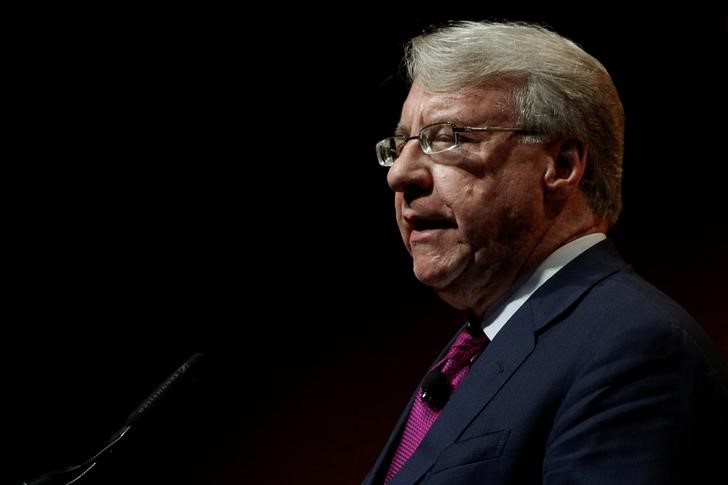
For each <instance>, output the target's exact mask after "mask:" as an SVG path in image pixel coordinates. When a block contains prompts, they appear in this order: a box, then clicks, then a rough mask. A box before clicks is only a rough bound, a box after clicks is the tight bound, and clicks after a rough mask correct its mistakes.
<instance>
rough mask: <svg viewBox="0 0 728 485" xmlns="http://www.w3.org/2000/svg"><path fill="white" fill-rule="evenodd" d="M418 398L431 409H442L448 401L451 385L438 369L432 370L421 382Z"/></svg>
mask: <svg viewBox="0 0 728 485" xmlns="http://www.w3.org/2000/svg"><path fill="white" fill-rule="evenodd" d="M420 387H421V388H422V394H421V395H420V398H422V400H423V401H425V402H426V403H427V404H428V405H429V406H430V407H431V408H433V409H437V410H439V409H442V408H443V407H445V404H447V401H448V400H449V399H450V394H451V393H452V384H450V380H449V379H448V378H447V376H446V375H445V374H443V373H442V372H440V370H439V369H432V370H431V371H430V372H428V373H427V375H426V376H425V378H424V379H423V380H422V385H421V386H420Z"/></svg>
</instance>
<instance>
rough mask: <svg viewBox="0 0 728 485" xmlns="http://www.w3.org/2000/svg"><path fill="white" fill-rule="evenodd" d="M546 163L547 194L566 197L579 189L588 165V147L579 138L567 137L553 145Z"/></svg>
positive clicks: (545, 186) (561, 197)
mask: <svg viewBox="0 0 728 485" xmlns="http://www.w3.org/2000/svg"><path fill="white" fill-rule="evenodd" d="M551 148H552V150H551V153H552V155H553V156H552V157H551V158H550V159H549V160H548V163H547V165H546V172H545V173H544V188H545V191H546V194H547V196H550V197H552V198H554V199H564V198H566V197H568V196H569V194H571V193H573V192H574V191H575V190H578V189H579V183H580V182H581V178H582V177H583V176H584V169H585V167H586V147H585V146H584V143H582V142H581V140H579V139H577V138H565V139H562V140H558V141H555V142H554V144H553V145H552V147H551Z"/></svg>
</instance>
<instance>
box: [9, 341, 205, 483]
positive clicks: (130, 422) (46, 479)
mask: <svg viewBox="0 0 728 485" xmlns="http://www.w3.org/2000/svg"><path fill="white" fill-rule="evenodd" d="M203 357H204V354H200V353H197V354H194V355H193V356H192V357H190V358H189V359H187V361H186V362H185V363H184V364H182V365H181V366H180V367H179V368H178V369H177V370H176V371H175V372H174V373H173V374H172V375H171V376H169V377H168V378H167V379H166V380H165V381H164V382H162V383H161V384H160V385H159V387H157V389H155V390H154V392H152V393H151V394H150V395H149V397H147V398H146V399H145V400H144V401H143V402H142V403H141V404H140V405H139V406H138V407H137V408H136V409H135V410H134V412H132V413H131V414H130V415H129V417H127V418H126V422H125V423H124V426H123V427H122V428H121V429H120V430H119V431H117V432H116V433H115V434H114V435H113V436H112V437H111V439H110V440H109V443H108V444H106V445H105V446H104V447H103V448H101V450H100V451H99V452H98V453H96V454H95V455H94V456H92V457H91V458H89V459H88V460H86V461H85V462H83V463H81V464H80V465H76V466H69V467H66V468H60V469H58V470H53V471H51V472H48V473H45V474H43V475H41V476H39V477H36V478H34V479H33V480H31V481H29V482H23V483H22V484H21V485H71V484H73V483H76V481H77V480H79V479H80V478H81V477H83V476H84V475H86V474H87V473H88V472H89V471H91V469H92V468H94V467H95V466H96V465H97V464H98V463H99V462H100V461H101V459H102V458H105V457H106V456H108V454H109V452H110V451H111V449H112V448H113V447H114V445H116V444H117V443H118V442H119V441H121V439H122V438H123V437H124V436H126V434H127V432H128V431H129V430H130V429H132V428H137V427H139V425H140V424H144V422H145V421H146V420H147V419H148V417H149V416H151V415H153V414H157V413H158V412H159V411H160V410H161V409H163V408H164V407H166V406H167V405H168V403H169V402H171V401H173V400H174V399H172V396H174V395H178V394H180V392H178V391H180V390H181V389H182V387H183V386H185V385H186V384H188V383H190V382H192V381H193V380H194V379H193V377H194V376H196V375H197V374H198V371H199V368H200V361H202V359H203ZM165 403H166V404H165Z"/></svg>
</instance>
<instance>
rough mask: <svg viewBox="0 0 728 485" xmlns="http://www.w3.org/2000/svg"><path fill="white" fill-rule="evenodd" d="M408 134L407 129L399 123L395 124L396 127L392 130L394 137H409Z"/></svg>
mask: <svg viewBox="0 0 728 485" xmlns="http://www.w3.org/2000/svg"><path fill="white" fill-rule="evenodd" d="M409 132H410V130H409V128H407V127H406V126H404V125H402V124H400V123H397V127H396V128H395V129H394V136H404V137H409Z"/></svg>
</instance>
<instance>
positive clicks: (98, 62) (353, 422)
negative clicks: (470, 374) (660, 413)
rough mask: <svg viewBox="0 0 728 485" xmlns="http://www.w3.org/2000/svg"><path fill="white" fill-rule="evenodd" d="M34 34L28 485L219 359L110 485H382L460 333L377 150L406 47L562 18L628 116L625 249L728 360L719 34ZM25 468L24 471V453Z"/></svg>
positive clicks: (674, 25)
mask: <svg viewBox="0 0 728 485" xmlns="http://www.w3.org/2000/svg"><path fill="white" fill-rule="evenodd" d="M368 10H372V11H363V12H358V11H356V9H354V8H350V9H347V11H346V12H343V11H341V12H337V11H335V10H334V11H332V10H327V11H325V12H316V11H312V10H307V11H303V12H297V11H290V10H289V11H287V12H286V14H285V15H283V14H282V13H281V12H278V13H276V14H275V15H273V14H269V15H261V14H258V15H256V16H252V15H245V13H240V12H227V11H213V10H212V9H207V10H206V11H204V12H203V11H198V10H194V9H189V10H180V9H176V10H169V11H161V10H157V11H153V12H152V11H141V10H131V9H127V10H123V9H118V10H113V11H112V9H110V8H108V7H106V8H105V9H104V10H103V11H102V10H97V11H89V10H80V9H79V10H78V11H69V10H68V7H63V10H60V9H59V10H56V11H53V10H38V11H30V12H28V11H25V12H18V13H17V14H14V15H11V16H8V17H7V18H8V22H9V23H11V24H13V26H14V27H15V31H14V34H13V35H11V42H10V51H11V52H10V56H9V58H8V60H7V61H8V63H7V66H6V76H8V78H9V80H10V81H11V83H12V85H13V88H12V89H10V90H8V91H7V93H6V94H7V95H8V98H9V100H10V104H11V107H12V108H13V109H12V111H11V115H10V116H11V123H10V124H11V127H10V128H9V138H10V144H9V147H10V148H11V150H8V151H6V156H5V158H6V159H5V165H6V166H8V168H7V172H6V173H7V178H6V179H5V183H4V184H3V185H4V186H5V187H6V191H5V195H6V196H5V198H4V199H5V201H6V205H5V211H3V214H4V222H5V224H4V231H3V234H4V238H5V240H6V245H5V248H6V249H5V251H4V252H5V259H4V265H3V266H4V267H5V268H6V271H4V274H5V284H4V287H5V291H4V298H3V303H4V304H3V307H4V309H5V311H4V312H3V319H2V320H3V322H4V325H3V329H4V338H3V339H2V342H3V344H4V345H3V347H4V349H3V353H2V364H3V369H4V373H3V374H4V378H3V380H2V390H3V397H4V399H3V401H4V408H5V413H4V417H5V419H4V420H3V421H4V423H3V431H2V442H3V443H2V444H3V448H4V449H5V450H6V457H8V458H7V459H6V460H3V462H4V465H3V468H4V469H3V470H0V482H1V483H15V482H17V481H19V480H21V479H27V478H29V477H31V476H33V475H35V474H37V473H40V472H43V471H46V470H49V469H51V468H54V467H59V466H65V465H70V464H76V463H80V462H81V461H83V460H85V459H86V458H87V457H88V456H90V455H91V454H93V453H94V452H95V451H97V450H98V449H99V448H100V447H101V446H103V444H104V443H105V442H106V441H107V440H108V439H109V437H110V436H111V435H112V434H113V433H114V432H115V431H116V430H117V429H118V428H119V427H120V426H121V425H122V424H123V422H124V420H125V418H126V416H127V415H128V414H129V413H130V412H131V411H132V410H133V409H134V408H135V407H136V406H137V405H138V404H139V403H140V402H141V401H142V400H143V399H144V398H145V397H146V396H147V395H148V394H149V393H151V392H152V391H153V390H154V389H155V387H156V386H157V385H158V384H159V383H160V382H162V381H163V380H164V379H165V378H166V377H167V376H168V375H169V374H171V373H172V372H173V371H174V370H175V369H176V368H177V367H178V366H179V365H180V364H181V363H182V362H184V361H185V360H186V359H187V358H188V357H189V356H190V355H191V354H192V353H193V352H205V353H206V354H207V357H208V359H207V361H206V362H205V364H206V365H205V367H204V369H203V370H204V372H203V374H202V377H201V379H200V380H199V382H198V383H197V384H196V385H195V386H194V387H195V388H196V392H194V389H193V390H192V391H191V392H190V394H189V395H185V396H181V397H180V399H178V400H177V401H178V402H176V403H170V405H169V407H168V408H167V409H165V410H164V412H163V413H161V415H160V417H159V419H157V420H156V422H152V423H150V424H149V426H147V427H146V429H139V430H138V432H137V433H136V434H134V435H129V437H128V438H129V440H128V442H127V443H125V445H126V446H125V447H123V448H122V449H120V450H118V453H115V455H114V456H113V457H112V459H111V460H110V461H109V462H108V463H103V464H101V465H100V466H99V470H98V471H97V472H95V474H94V475H90V476H89V478H90V479H91V480H89V482H93V481H94V480H95V481H96V482H98V483H115V482H118V483H153V482H162V483H207V484H228V483H230V484H232V483H256V484H259V483H317V484H325V483H332V484H333V483H337V484H338V483H357V482H358V481H360V480H361V479H362V478H363V476H364V474H365V473H366V471H367V470H368V468H369V467H370V466H371V465H372V464H373V462H374V459H375V458H376V455H377V454H378V452H379V450H380V448H381V446H382V445H383V444H384V442H385V440H386V438H387V436H388V433H389V431H390V430H391V427H392V426H393V425H394V423H395V421H396V419H397V417H398V416H399V413H400V412H401V410H402V407H403V406H404V404H405V403H406V400H407V398H408V397H409V394H410V393H411V392H412V391H413V389H414V386H415V384H416V382H417V381H418V379H419V378H420V377H421V375H422V373H423V372H424V370H425V369H426V368H427V366H428V365H429V364H430V363H431V361H432V359H433V358H434V357H435V356H436V355H437V353H438V352H439V351H440V350H441V347H442V346H443V345H444V344H445V342H447V340H448V339H449V338H450V336H451V335H452V333H453V332H454V331H455V329H456V328H457V325H458V324H459V323H460V322H461V319H460V317H459V316H458V315H456V314H455V313H453V312H452V311H450V310H449V309H448V308H446V307H445V306H444V305H443V304H442V303H440V302H438V301H437V299H436V298H435V297H434V296H433V295H432V294H431V293H430V292H429V290H427V289H426V288H424V287H422V286H420V285H419V284H418V283H417V282H416V281H415V279H414V278H413V276H412V275H411V270H410V265H409V260H408V257H407V255H406V253H405V251H404V249H403V247H402V244H401V242H400V240H399V235H398V232H397V229H396V226H395V223H394V218H393V208H392V201H391V200H392V195H391V193H390V192H389V189H388V188H387V185H386V180H385V175H386V172H385V171H384V169H382V168H380V167H379V166H378V165H377V163H376V159H375V156H374V148H373V147H374V143H375V142H376V141H377V140H379V139H380V138H383V137H385V136H388V135H389V134H390V132H391V130H392V128H393V126H394V124H395V123H396V121H397V119H398V116H399V107H400V105H401V102H402V101H403V100H404V96H405V93H406V88H405V86H404V83H403V82H402V81H401V79H398V74H397V72H398V62H399V59H400V57H401V53H402V49H401V45H402V43H403V42H404V40H406V39H407V38H408V37H410V36H412V35H415V34H417V33H419V32H420V31H421V30H422V29H423V28H425V27H427V26H428V25H430V24H431V23H440V22H442V21H444V20H447V19H451V18H452V19H456V18H472V19H482V18H493V19H510V20H526V21H536V22H540V23H544V24H546V25H550V26H551V27H553V28H554V29H555V30H557V31H558V32H559V33H561V34H563V35H565V36H567V37H569V38H572V39H573V40H575V41H577V42H578V43H579V44H581V45H582V46H583V47H584V48H585V49H586V50H587V51H588V52H590V53H592V54H593V55H595V56H596V57H597V58H598V59H600V60H601V61H602V62H603V63H604V64H605V66H606V67H607V69H608V70H609V71H610V72H611V73H612V75H613V77H614V80H615V82H616V84H617V87H618V89H619V91H620V93H621V95H622V99H623V103H624V106H625V110H626V114H627V146H626V155H625V166H624V176H625V179H624V205H625V210H624V213H623V216H622V218H621V221H620V222H619V224H618V226H617V227H616V228H615V229H614V230H613V232H612V234H611V236H612V237H613V239H614V240H615V242H616V243H617V245H618V247H619V248H620V249H621V251H622V253H623V255H624V256H625V258H626V259H627V260H628V261H629V262H631V263H632V264H633V265H634V266H635V267H636V268H637V270H638V271H639V272H640V273H641V274H643V276H645V277H646V278H647V279H648V280H650V281H651V282H653V283H654V284H655V285H657V286H658V287H660V288H661V289H663V291H665V292H666V293H668V294H669V295H671V296H672V297H674V298H675V299H676V300H678V301H679V302H680V303H681V304H682V305H683V306H685V307H686V308H687V309H688V310H689V311H690V312H691V313H692V314H693V315H694V316H695V317H696V318H697V319H698V320H699V321H700V323H701V324H702V325H703V326H704V328H705V330H706V331H707V332H708V333H709V334H710V335H711V336H712V337H713V339H714V341H715V342H716V344H717V346H718V347H719V350H720V351H721V353H722V354H723V356H724V357H725V358H726V359H728V326H727V324H726V316H728V312H726V310H725V309H724V306H723V303H724V302H723V300H725V297H726V295H727V294H728V292H726V286H727V285H726V274H727V270H728V252H727V251H726V250H727V249H728V240H727V238H726V236H725V219H726V217H725V212H726V204H725V192H726V180H727V179H726V175H727V174H728V171H727V169H726V162H728V160H726V149H725V140H726V136H727V133H728V131H727V128H728V123H727V122H726V114H725V113H726V112H727V108H728V95H727V94H726V93H727V91H726V86H728V78H727V76H726V60H727V59H728V55H727V54H728V19H727V17H726V15H725V13H724V12H716V11H708V10H698V9H694V10H684V9H683V10H680V11H664V10H660V11H653V12H649V13H647V14H641V15H635V14H634V13H633V12H628V11H621V12H594V13H585V12H580V13H579V14H575V13H572V14H568V13H564V12H555V11H552V12H539V11H524V10H525V9H521V10H515V9H510V10H507V9H503V8H500V9H499V8H490V7H489V8H487V9H484V8H480V9H476V8H461V9H460V10H459V11H457V10H455V11H449V12H444V13H442V14H431V15H428V14H420V13H418V12H419V11H420V10H426V9H418V8H413V9H411V11H410V12H408V13H406V14H397V13H394V12H391V11H375V9H374V8H373V7H372V8H369V9H368ZM7 450H9V455H8V451H7Z"/></svg>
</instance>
